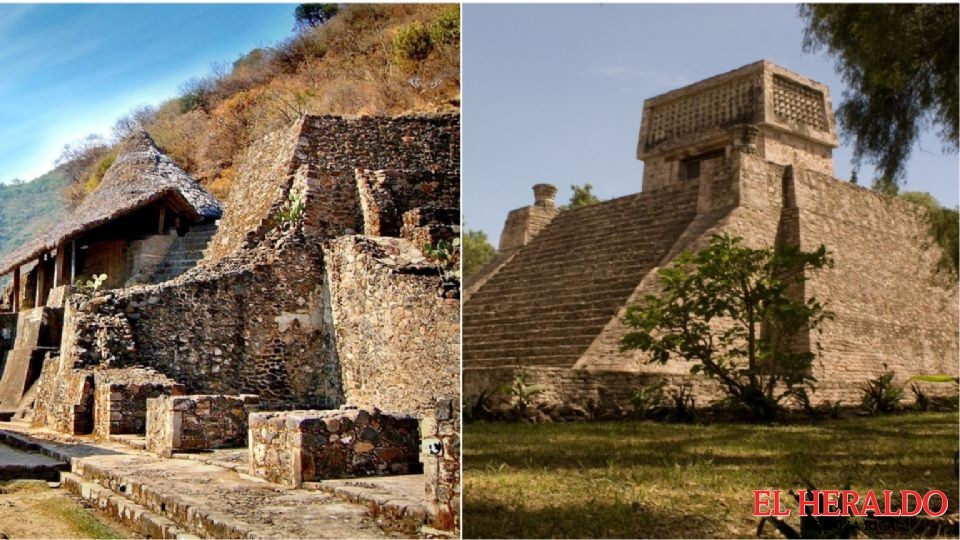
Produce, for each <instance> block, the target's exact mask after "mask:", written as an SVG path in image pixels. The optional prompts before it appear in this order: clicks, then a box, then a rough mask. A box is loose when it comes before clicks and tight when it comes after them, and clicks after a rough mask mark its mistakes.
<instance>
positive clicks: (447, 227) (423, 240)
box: [400, 206, 460, 249]
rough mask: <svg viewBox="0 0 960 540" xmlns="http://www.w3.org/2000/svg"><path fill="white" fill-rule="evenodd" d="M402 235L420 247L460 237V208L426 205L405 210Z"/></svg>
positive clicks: (401, 229)
mask: <svg viewBox="0 0 960 540" xmlns="http://www.w3.org/2000/svg"><path fill="white" fill-rule="evenodd" d="M400 237H401V238H404V239H406V240H409V241H410V243H411V244H413V245H414V247H416V248H418V249H422V248H423V246H424V245H426V244H430V245H431V246H436V245H437V244H438V243H439V242H440V241H444V242H447V243H451V242H453V240H454V239H455V238H460V209H459V207H457V208H440V207H436V206H425V207H420V208H414V209H413V210H410V211H408V212H404V214H403V227H401V228H400Z"/></svg>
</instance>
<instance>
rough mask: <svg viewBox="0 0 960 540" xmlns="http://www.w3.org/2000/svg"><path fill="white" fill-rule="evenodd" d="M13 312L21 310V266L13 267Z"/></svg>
mask: <svg viewBox="0 0 960 540" xmlns="http://www.w3.org/2000/svg"><path fill="white" fill-rule="evenodd" d="M13 312H14V313H19V312H20V267H19V266H18V267H16V268H14V269H13Z"/></svg>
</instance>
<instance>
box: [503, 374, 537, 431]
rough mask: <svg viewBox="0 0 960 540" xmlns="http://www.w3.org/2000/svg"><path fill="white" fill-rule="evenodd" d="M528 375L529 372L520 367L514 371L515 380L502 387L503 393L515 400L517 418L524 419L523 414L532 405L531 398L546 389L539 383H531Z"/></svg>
mask: <svg viewBox="0 0 960 540" xmlns="http://www.w3.org/2000/svg"><path fill="white" fill-rule="evenodd" d="M527 377H528V376H527V372H526V371H525V370H523V369H520V368H518V369H517V370H516V371H515V372H514V373H513V382H511V383H510V384H505V385H503V387H502V388H501V389H500V392H501V393H503V394H506V395H508V396H510V397H512V398H513V399H514V400H515V401H514V412H515V413H516V415H517V420H520V419H523V416H524V415H525V414H526V412H527V408H528V407H529V406H530V401H531V399H532V398H533V397H534V396H536V395H537V394H539V393H541V392H543V390H544V389H543V388H542V387H541V386H539V385H535V384H529V383H528V382H527Z"/></svg>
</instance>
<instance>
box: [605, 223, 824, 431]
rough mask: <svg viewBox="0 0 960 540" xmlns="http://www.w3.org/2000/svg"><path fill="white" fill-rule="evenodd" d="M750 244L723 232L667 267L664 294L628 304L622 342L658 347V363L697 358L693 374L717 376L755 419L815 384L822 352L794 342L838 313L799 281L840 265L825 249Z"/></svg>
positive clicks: (654, 353)
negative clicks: (804, 294) (805, 293)
mask: <svg viewBox="0 0 960 540" xmlns="http://www.w3.org/2000/svg"><path fill="white" fill-rule="evenodd" d="M741 241H742V239H741V238H733V237H730V236H729V235H726V234H725V235H723V236H720V235H713V236H712V237H711V238H710V243H709V245H708V246H707V247H705V248H704V249H702V250H701V251H699V252H692V251H685V252H684V253H682V254H680V255H679V256H678V257H677V258H676V260H675V261H674V263H673V264H672V265H671V266H669V267H667V268H664V269H662V270H660V271H659V283H660V285H661V287H662V293H661V294H660V295H659V296H657V295H647V296H646V297H645V298H644V299H643V300H642V302H641V303H640V304H639V305H637V306H631V307H630V308H628V310H627V315H626V319H625V320H626V322H627V324H629V326H630V327H631V328H632V331H631V332H629V333H628V334H627V335H626V336H624V338H623V342H622V348H623V350H631V349H638V350H641V351H645V352H648V353H650V355H651V358H650V362H659V363H665V362H667V361H668V360H669V359H670V358H671V356H679V357H681V358H684V359H686V360H690V361H693V362H695V364H694V365H693V366H692V367H691V369H690V371H691V373H704V374H705V375H707V376H709V377H711V378H713V379H716V380H717V381H719V382H720V384H721V386H722V387H723V388H724V389H725V390H726V392H727V393H728V394H729V396H730V397H731V398H733V399H734V400H736V401H738V402H739V403H741V404H743V405H745V406H746V407H747V408H748V409H749V410H750V411H751V412H752V413H753V414H754V415H755V416H757V417H759V418H763V419H770V418H772V417H773V416H774V414H775V413H776V411H777V410H778V409H779V406H780V403H781V402H782V401H783V400H784V399H785V398H788V397H791V396H792V397H797V396H801V395H803V396H805V395H806V391H807V388H810V389H812V388H813V386H814V382H815V379H814V378H813V376H812V375H811V373H810V368H811V365H812V363H813V360H814V358H815V357H816V355H815V353H813V352H809V351H800V352H797V351H795V350H794V349H793V347H791V344H792V342H793V339H794V338H795V336H796V335H797V334H798V333H799V332H801V331H802V330H808V329H809V330H813V329H817V328H818V327H819V326H820V324H821V323H822V322H823V321H824V320H825V319H828V318H831V317H832V314H831V313H830V312H829V311H827V310H826V309H825V308H824V305H823V304H821V303H820V302H818V301H817V300H816V299H814V298H810V299H808V300H806V301H804V300H803V299H798V298H796V290H797V288H796V286H797V285H799V284H800V283H801V282H802V281H803V276H804V273H805V272H806V271H808V270H816V269H820V268H823V267H824V266H830V265H832V264H833V263H832V260H831V259H830V258H829V256H828V255H827V249H826V247H824V246H820V248H819V249H818V250H816V251H813V252H803V251H800V250H799V249H798V248H796V247H784V248H778V249H776V250H775V249H771V248H767V249H752V248H749V247H745V246H743V245H741Z"/></svg>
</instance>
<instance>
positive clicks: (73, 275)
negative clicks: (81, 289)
mask: <svg viewBox="0 0 960 540" xmlns="http://www.w3.org/2000/svg"><path fill="white" fill-rule="evenodd" d="M76 282H77V241H76V240H71V241H70V283H69V285H73V284H74V283H76Z"/></svg>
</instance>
